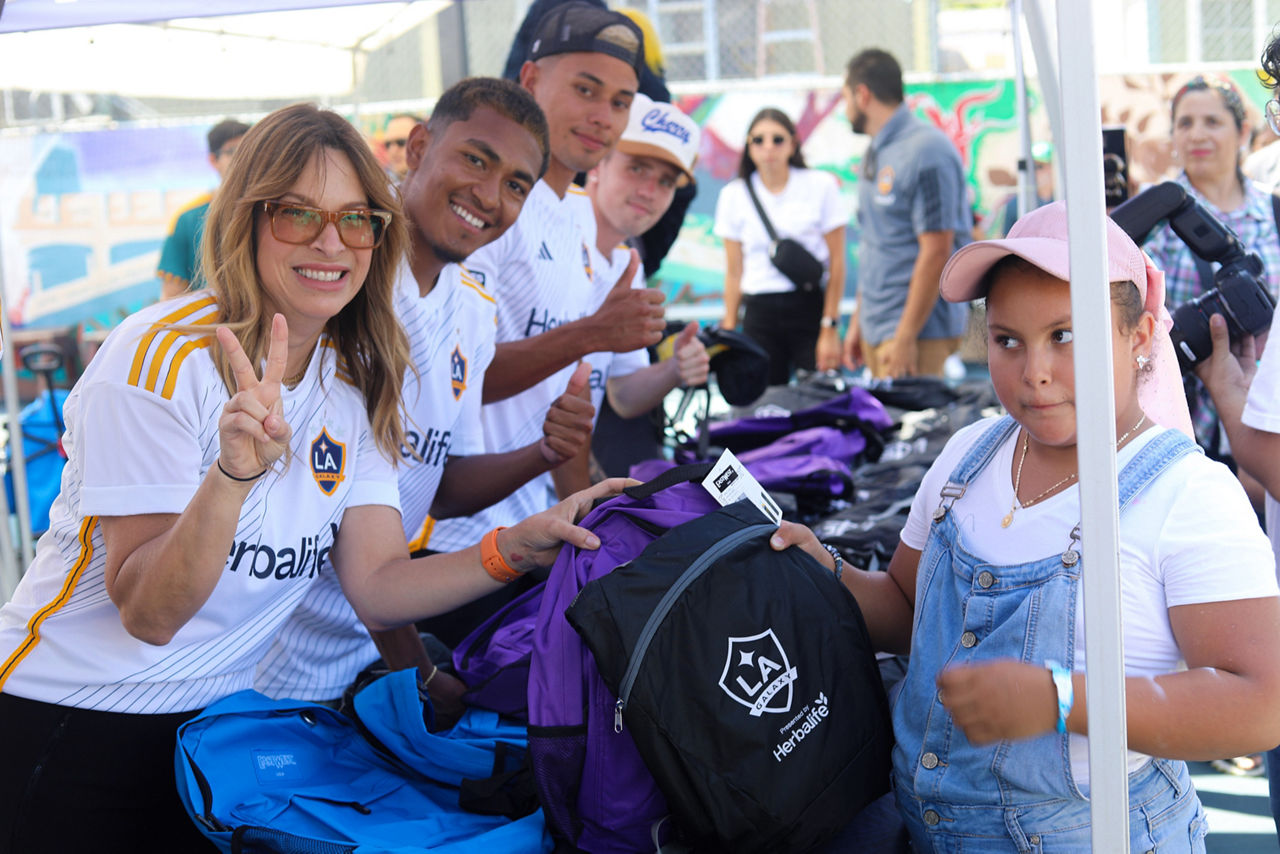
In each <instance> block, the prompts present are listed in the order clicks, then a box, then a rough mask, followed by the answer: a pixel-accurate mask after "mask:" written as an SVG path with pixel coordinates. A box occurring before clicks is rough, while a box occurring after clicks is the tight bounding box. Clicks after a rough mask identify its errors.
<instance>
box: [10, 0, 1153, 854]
mask: <svg viewBox="0 0 1280 854" xmlns="http://www.w3.org/2000/svg"><path fill="white" fill-rule="evenodd" d="M1049 2H1050V0H1010V3H1011V8H1012V9H1013V10H1014V12H1015V14H1016V13H1017V12H1018V11H1019V10H1020V11H1021V13H1022V16H1023V18H1024V19H1025V21H1026V25H1027V29H1028V32H1029V34H1030V38H1031V42H1032V48H1033V51H1034V53H1035V57H1036V66H1037V68H1038V69H1039V72H1040V87H1041V91H1042V92H1043V93H1044V97H1045V102H1046V105H1047V106H1048V108H1049V114H1050V119H1051V124H1052V127H1053V129H1054V137H1055V140H1056V141H1057V142H1058V151H1059V152H1061V155H1062V160H1063V173H1064V175H1065V182H1064V185H1065V195H1066V197H1067V198H1069V199H1070V200H1071V209H1070V233H1071V235H1072V236H1073V239H1072V241H1071V269H1072V274H1073V275H1072V278H1073V279H1075V280H1079V281H1094V282H1096V281H1101V280H1103V279H1104V278H1105V276H1106V258H1105V252H1106V249H1105V247H1106V241H1105V239H1104V235H1105V231H1104V224H1103V223H1104V217H1105V207H1104V203H1103V190H1102V186H1103V185H1102V155H1101V145H1100V140H1101V118H1100V111H1099V99H1098V84H1097V75H1096V71H1095V68H1096V65H1095V57H1094V50H1093V23H1092V21H1093V10H1092V4H1091V3H1080V2H1078V1H1077V0H1061V2H1057V3H1056V4H1055V5H1056V22H1057V27H1056V30H1057V45H1054V44H1052V43H1051V42H1050V40H1049V38H1048V37H1047V33H1048V31H1049V28H1048V26H1047V25H1046V22H1047V20H1048V18H1047V16H1046V10H1047V9H1051V8H1052V7H1050V6H1049V5H1048V4H1049ZM357 5H363V6H379V7H386V8H385V9H381V10H380V11H382V12H384V13H385V12H388V11H390V7H393V6H395V7H404V9H405V10H406V11H408V8H409V7H411V6H412V7H419V8H420V7H424V6H428V5H430V4H428V3H425V2H420V3H417V4H407V3H388V2H385V0H362V2H361V0H356V1H355V2H353V0H331V1H330V0H217V2H210V0H203V2H201V0H167V2H165V3H163V4H160V3H157V2H155V0H7V2H5V3H3V4H2V6H0V9H2V11H0V34H4V33H12V32H17V31H37V30H43V29H48V28H64V27H72V26H89V25H98V24H106V23H109V22H140V21H150V20H155V19H156V17H157V14H158V13H159V12H160V11H161V10H163V14H164V16H165V17H166V18H170V19H172V18H175V17H180V16H183V15H191V16H193V17H194V16H207V15H210V14H224V13H238V12H243V11H246V10H249V9H252V10H255V11H264V10H268V9H271V10H280V9H302V8H313V7H329V6H348V7H350V6H357ZM1019 7H1020V8H1019ZM366 11H369V12H371V11H372V10H366ZM316 14H319V13H318V12H317V13H316ZM252 17H254V18H259V19H262V18H265V17H266V16H258V15H255V16H252ZM388 18H390V16H388ZM246 20H247V19H246ZM171 26H174V27H177V26H178V22H173V23H172V24H171ZM181 26H182V27H183V28H185V29H191V30H207V29H209V28H210V26H209V25H200V24H195V23H193V22H192V21H189V20H184V21H182V22H181ZM212 28H213V29H214V30H215V31H216V30H217V26H216V25H213V27H212ZM363 32H365V33H366V34H370V33H372V32H373V31H372V30H364V31H363ZM341 34H346V35H349V34H350V30H343V31H340V32H338V33H335V32H334V31H332V30H330V31H329V33H328V35H329V37H333V36H335V35H341ZM38 35H39V34H38V33H35V32H27V33H26V35H24V36H23V39H24V40H25V39H26V38H33V39H34V38H35V37H37V36H38ZM367 37H368V35H366V38H367ZM1015 37H1017V28H1016V27H1015ZM8 38H10V37H9V36H3V35H0V39H8ZM358 44H359V40H357V45H358ZM1068 46H1069V49H1068ZM346 48H347V49H349V50H350V49H352V45H351V44H350V43H348V44H347V45H346ZM1055 48H1056V49H1055ZM9 49H10V48H9V47H8V42H7V41H6V42H0V53H3V54H4V55H6V58H10V57H12V54H10V53H9ZM45 56H46V59H47V54H46V55H45ZM1059 59H1060V60H1061V73H1060V74H1059V73H1058V72H1057V69H1058V68H1059ZM13 64H15V63H12V62H6V63H4V65H5V66H10V65H13ZM18 64H21V63H18ZM0 85H3V79H2V78H0ZM46 85H47V84H46ZM1064 115H1070V116H1072V117H1073V120H1072V121H1071V122H1070V123H1066V122H1063V120H1062V117H1063V116H1064ZM1024 156H1025V157H1026V159H1027V160H1028V161H1029V159H1030V157H1029V152H1024ZM0 269H2V268H0ZM2 286H3V282H2V281H0V288H2ZM0 292H2V290H0ZM1072 311H1073V315H1074V317H1075V318H1076V320H1075V323H1074V324H1073V327H1074V330H1075V335H1076V342H1077V346H1076V347H1075V348H1074V349H1075V373H1076V376H1077V377H1081V378H1086V377H1087V378H1097V381H1096V382H1084V381H1082V382H1080V383H1079V384H1078V386H1077V389H1076V403H1077V413H1078V436H1079V442H1078V453H1079V459H1080V472H1081V475H1080V490H1081V506H1082V510H1083V518H1082V523H1081V527H1082V532H1083V539H1084V543H1085V544H1086V546H1087V554H1088V560H1087V561H1085V563H1084V567H1085V569H1084V584H1083V591H1084V612H1085V625H1086V627H1087V630H1088V637H1087V646H1086V654H1087V657H1088V661H1089V671H1088V696H1089V711H1090V715H1089V716H1090V719H1091V721H1092V724H1093V725H1092V726H1091V728H1090V751H1089V760H1090V769H1091V771H1090V773H1091V787H1090V788H1091V800H1092V809H1093V847H1094V850H1095V851H1106V852H1109V853H1110V852H1127V851H1128V850H1129V845H1128V829H1127V820H1128V815H1127V804H1128V793H1127V777H1126V769H1125V745H1126V738H1125V730H1124V726H1123V722H1124V720H1125V714H1124V682H1123V677H1124V674H1123V654H1122V652H1121V650H1122V636H1121V632H1120V612H1119V602H1120V596H1119V537H1118V516H1117V511H1116V507H1117V503H1118V496H1117V488H1116V464H1115V436H1114V431H1113V429H1112V427H1113V425H1114V423H1115V412H1114V410H1115V406H1114V392H1113V388H1112V382H1111V375H1112V374H1111V339H1110V335H1109V334H1108V330H1110V328H1111V323H1110V317H1111V307H1110V302H1109V300H1108V298H1107V292H1106V290H1105V289H1103V288H1090V287H1079V288H1073V289H1072ZM2 318H3V312H0V322H3V320H2ZM6 331H7V330H6ZM3 363H4V368H5V377H4V380H5V393H6V402H7V405H8V407H9V411H10V412H11V413H16V412H17V409H18V407H17V401H16V385H15V379H14V372H13V367H12V359H4V360H3ZM1084 413H1087V416H1086V415H1084ZM14 421H15V423H16V419H14ZM19 446H20V445H19ZM19 503H20V507H21V506H22V505H23V503H24V502H23V501H22V498H21V497H20V499H19ZM22 524H23V525H25V524H26V520H25V518H24V520H23V522H22ZM24 559H28V558H26V557H24Z"/></svg>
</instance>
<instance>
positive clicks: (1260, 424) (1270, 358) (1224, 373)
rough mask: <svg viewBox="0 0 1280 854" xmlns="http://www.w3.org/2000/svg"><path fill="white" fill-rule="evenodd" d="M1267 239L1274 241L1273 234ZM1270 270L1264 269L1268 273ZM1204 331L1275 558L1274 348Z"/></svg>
mask: <svg viewBox="0 0 1280 854" xmlns="http://www.w3.org/2000/svg"><path fill="white" fill-rule="evenodd" d="M1262 68H1263V70H1264V71H1265V72H1266V73H1267V74H1269V75H1270V77H1271V80H1273V81H1275V80H1280V37H1276V38H1273V39H1272V40H1271V41H1270V42H1269V43H1268V44H1267V46H1266V48H1265V50H1264V51H1263V54H1262ZM1273 89H1274V86H1273ZM1273 94H1274V91H1273ZM1266 114H1267V122H1268V124H1270V125H1271V127H1272V129H1273V130H1278V129H1280V102H1277V101H1276V100H1275V99H1274V98H1273V99H1272V100H1271V101H1268V102H1267V109H1266ZM1271 239H1272V241H1274V240H1275V236H1274V232H1273V233H1272V238H1271ZM1272 269H1273V268H1272V267H1271V265H1268V272H1271V271H1272ZM1277 323H1280V312H1277V313H1276V314H1275V315H1274V316H1273V318H1272V324H1271V333H1270V335H1275V330H1276V324H1277ZM1209 330H1210V333H1211V335H1212V338H1213V354H1212V355H1211V356H1210V357H1209V358H1208V359H1206V360H1205V361H1203V362H1201V363H1200V364H1199V365H1198V366H1197V367H1196V369H1195V370H1196V375H1197V376H1198V377H1199V378H1200V380H1201V382H1203V383H1204V387H1205V388H1206V389H1207V390H1208V393H1209V394H1210V395H1211V396H1212V401H1213V404H1214V406H1215V407H1216V409H1217V414H1218V417H1219V419H1220V420H1221V423H1222V427H1223V430H1224V431H1225V433H1226V436H1227V439H1228V441H1229V442H1230V447H1231V453H1232V454H1233V455H1234V457H1235V460H1236V463H1237V464H1238V465H1239V467H1240V470H1241V472H1244V473H1247V474H1249V475H1251V476H1252V477H1254V478H1256V479H1257V480H1258V481H1259V482H1260V483H1261V484H1262V486H1263V487H1264V488H1265V489H1266V502H1265V503H1266V529H1267V536H1268V537H1269V538H1270V539H1271V547H1272V549H1273V550H1276V551H1277V553H1280V504H1277V501H1276V496H1277V495H1280V346H1270V347H1266V348H1265V349H1264V350H1263V352H1262V357H1261V360H1258V359H1257V355H1258V349H1259V346H1258V342H1256V341H1255V339H1254V338H1253V337H1252V336H1244V337H1241V338H1239V339H1238V340H1237V341H1236V342H1235V343H1234V344H1233V343H1232V342H1231V340H1230V337H1229V335H1228V324H1227V321H1226V320H1225V318H1223V316H1222V315H1220V314H1215V315H1214V316H1213V317H1212V318H1211V319H1210V325H1209ZM1277 340H1280V339H1277ZM1266 764H1267V769H1268V771H1269V777H1270V778H1271V779H1270V788H1271V814H1272V816H1273V817H1275V816H1280V748H1275V749H1272V750H1270V751H1268V752H1267V754H1266ZM1277 834H1278V835H1280V821H1278V822H1277Z"/></svg>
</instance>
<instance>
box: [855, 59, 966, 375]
mask: <svg viewBox="0 0 1280 854" xmlns="http://www.w3.org/2000/svg"><path fill="white" fill-rule="evenodd" d="M843 95H844V105H845V115H846V116H848V118H849V123H850V124H851V125H852V126H853V132H854V133H858V134H867V135H869V136H871V145H870V147H869V148H868V149H867V153H866V155H865V156H864V158H863V171H862V175H861V180H860V181H859V182H858V224H859V225H860V226H861V228H862V240H861V250H860V255H859V261H858V308H857V310H856V313H855V314H854V317H853V319H852V320H851V321H850V323H849V331H848V333H847V334H846V335H845V340H844V363H845V366H846V367H848V368H850V369H851V370H852V369H854V368H856V367H857V366H858V365H859V364H860V363H865V364H866V365H867V366H868V367H870V369H871V374H872V376H876V377H902V376H911V375H914V374H932V375H935V376H941V375H942V366H943V363H944V362H945V361H946V359H947V357H948V356H950V355H951V354H952V353H954V352H955V351H956V350H957V349H958V348H959V346H960V337H961V335H963V333H964V327H965V323H966V319H967V317H968V307H967V306H965V305H964V304H959V305H957V304H953V303H948V302H946V301H944V300H943V299H942V298H941V297H940V296H939V294H938V279H939V277H940V276H941V274H942V268H943V266H944V265H945V264H946V263H947V259H948V258H950V257H951V253H952V252H954V251H955V250H956V249H959V248H960V247H961V246H963V245H965V244H966V243H968V242H970V240H971V239H972V238H971V234H972V231H973V211H972V209H971V207H970V205H969V198H968V190H967V188H966V186H965V178H964V166H963V164H962V163H961V162H960V155H959V153H958V152H957V151H956V148H955V146H954V145H952V144H951V140H949V139H947V137H946V135H945V134H943V133H942V131H940V130H938V129H937V128H936V127H934V126H933V125H931V124H929V123H927V122H924V121H922V120H920V119H919V118H917V117H916V116H915V115H913V114H912V112H911V110H910V109H909V108H908V107H907V105H906V103H905V101H904V95H903V88H902V68H901V66H899V65H898V61H897V60H896V59H894V58H893V56H891V55H890V54H888V53H886V52H885V51H883V50H878V49H876V48H870V49H868V50H864V51H862V52H861V53H859V54H858V55H857V56H855V57H853V59H851V60H849V64H848V66H847V68H846V70H845V83H844V90H843Z"/></svg>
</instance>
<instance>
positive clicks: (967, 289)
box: [939, 202, 1192, 435]
mask: <svg viewBox="0 0 1280 854" xmlns="http://www.w3.org/2000/svg"><path fill="white" fill-rule="evenodd" d="M1106 232H1107V281H1108V282H1133V283H1134V284H1135V285H1137V286H1138V292H1139V293H1140V294H1141V295H1142V305H1143V308H1144V309H1145V310H1146V311H1149V312H1151V314H1152V315H1153V316H1154V317H1155V318H1156V334H1155V340H1154V341H1153V342H1152V352H1151V358H1152V361H1153V365H1152V367H1153V371H1152V375H1151V376H1150V377H1148V378H1147V379H1146V380H1144V381H1143V382H1141V383H1140V384H1139V386H1138V397H1139V400H1140V402H1141V404H1142V408H1143V410H1144V411H1145V412H1146V413H1147V415H1148V416H1150V417H1151V419H1152V420H1153V421H1155V422H1157V423H1159V424H1161V425H1163V426H1165V427H1172V428H1175V429H1179V430H1182V431H1183V432H1185V433H1187V434H1188V435H1192V431H1191V418H1190V415H1189V414H1188V412H1187V401H1186V395H1185V394H1184V392H1183V390H1182V375H1181V372H1180V371H1179V369H1178V360H1177V357H1176V356H1175V355H1174V352H1173V343H1172V342H1171V341H1170V340H1169V334H1168V333H1169V329H1170V328H1172V326H1173V318H1171V317H1170V316H1169V311H1168V310H1167V309H1166V308H1165V305H1164V272H1163V271H1161V270H1159V269H1157V268H1156V266H1155V265H1154V264H1153V263H1151V259H1150V258H1148V257H1147V255H1146V253H1144V252H1143V251H1142V250H1141V249H1139V248H1138V245H1137V244H1136V243H1134V242H1133V239H1132V238H1130V237H1129V235H1128V234H1126V233H1125V231H1124V229H1122V228H1121V227H1120V226H1118V225H1116V224H1115V222H1113V221H1112V220H1111V218H1110V217H1107V220H1106ZM1009 255H1016V256H1018V257H1019V258H1021V259H1023V260H1024V261H1026V262H1027V263H1029V264H1032V265H1033V266H1036V267H1039V268H1040V269H1041V270H1044V271H1045V272H1046V273H1048V274H1049V275H1051V276H1054V277H1056V278H1059V279H1062V280H1063V281H1069V280H1070V279H1071V257H1070V248H1069V244H1068V242H1067V203H1066V202H1051V203H1050V204H1047V205H1044V206H1042V207H1039V208H1036V209H1035V210H1033V211H1031V212H1029V213H1028V214H1026V215H1025V216H1023V217H1022V218H1021V219H1019V220H1018V221H1017V222H1016V223H1014V224H1013V228H1011V229H1009V235H1008V237H1005V238H1003V239H1000V240H979V241H977V242H976V243H970V244H969V245H968V246H964V247H961V248H960V249H959V250H958V251H956V252H955V254H953V255H952V256H951V258H950V260H948V261H947V265H946V267H944V268H943V270H942V278H941V280H940V281H939V290H940V291H941V292H942V296H943V298H944V299H946V300H948V301H949V302H968V301H969V300H974V299H980V298H982V297H985V296H986V295H987V294H986V288H987V287H988V285H989V284H990V283H989V282H987V281H986V276H987V273H988V272H989V271H990V270H991V268H992V267H993V266H995V264H996V262H998V261H999V260H1000V259H1001V258H1005V257H1007V256H1009Z"/></svg>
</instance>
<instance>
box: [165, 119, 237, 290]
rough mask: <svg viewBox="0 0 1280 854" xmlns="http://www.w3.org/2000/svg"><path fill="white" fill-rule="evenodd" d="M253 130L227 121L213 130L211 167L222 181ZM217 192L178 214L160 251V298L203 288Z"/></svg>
mask: <svg viewBox="0 0 1280 854" xmlns="http://www.w3.org/2000/svg"><path fill="white" fill-rule="evenodd" d="M248 131H249V126H248V125H247V124H245V123H244V122H240V121H236V120H235V119H223V120H222V121H220V122H218V123H217V124H216V125H214V126H213V127H212V128H210V130H209V134H208V137H207V138H208V141H209V165H210V166H212V167H213V168H214V171H216V172H217V173H218V180H222V176H223V174H224V173H225V172H226V169H227V165H228V164H230V163H231V156H232V155H233V154H235V151H236V146H237V145H239V143H240V140H241V138H242V137H243V136H244V135H245V134H246V133H247V132H248ZM212 201H213V193H212V192H209V193H205V194H204V195H202V196H200V197H199V198H197V199H195V200H194V201H192V202H191V203H190V204H189V205H187V206H186V207H185V208H183V209H182V210H181V211H179V212H178V215H177V217H176V218H175V219H174V221H173V227H172V228H170V229H169V236H168V237H166V238H165V241H164V246H163V247H162V248H161V250H160V264H159V266H158V268H157V269H156V276H157V277H158V278H159V279H160V298H161V299H168V298H169V297H173V296H177V295H178V294H180V293H182V292H183V291H185V290H187V289H189V288H191V287H197V288H199V287H202V286H203V284H202V282H200V281H198V280H197V268H198V267H199V266H200V237H201V235H202V234H204V218H205V215H206V214H208V213H209V203H210V202H212Z"/></svg>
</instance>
